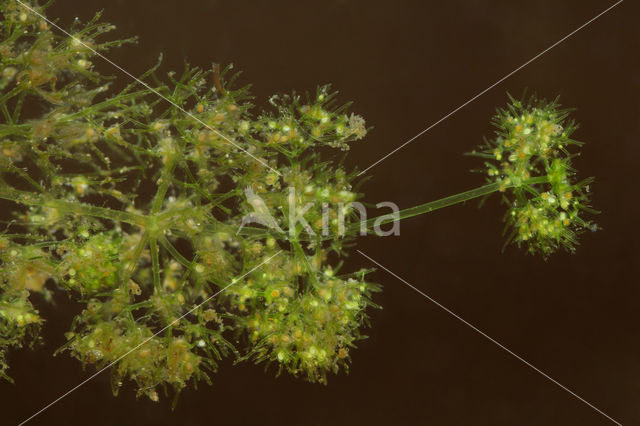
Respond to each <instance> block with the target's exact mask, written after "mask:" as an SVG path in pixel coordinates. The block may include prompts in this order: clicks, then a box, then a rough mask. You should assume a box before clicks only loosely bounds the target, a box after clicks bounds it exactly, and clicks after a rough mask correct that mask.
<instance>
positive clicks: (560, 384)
mask: <svg viewBox="0 0 640 426" xmlns="http://www.w3.org/2000/svg"><path fill="white" fill-rule="evenodd" d="M356 251H357V252H358V253H360V254H361V255H362V256H364V257H366V258H367V259H369V260H370V261H371V262H373V263H375V264H376V265H378V266H379V267H380V268H382V269H384V270H385V271H387V272H388V273H389V274H391V275H393V276H394V277H396V278H397V279H399V280H400V281H402V282H403V283H405V284H406V285H407V286H409V287H411V288H412V289H413V290H415V291H417V292H418V293H420V294H421V295H422V296H424V297H426V298H427V299H428V300H429V301H430V302H432V303H434V304H435V305H436V306H438V307H439V308H441V309H443V310H444V311H445V312H447V313H448V314H450V315H452V316H453V317H454V318H456V319H457V320H459V321H461V322H462V323H463V324H464V325H466V326H468V327H469V328H471V329H472V330H474V331H476V332H477V333H479V334H480V335H482V336H483V337H485V338H487V339H489V340H490V341H491V342H493V343H494V344H496V345H497V346H498V347H499V348H500V349H503V350H504V351H506V352H508V353H509V354H511V355H513V356H514V357H515V358H516V359H518V360H519V361H522V362H523V363H525V364H526V365H528V366H529V367H531V368H532V369H533V370H535V371H536V372H538V373H540V374H541V375H543V376H544V377H546V378H547V379H549V380H551V381H552V382H553V383H555V384H556V385H558V386H560V387H561V388H562V389H564V390H565V391H567V392H569V393H570V394H571V395H573V396H574V397H576V398H578V399H579V400H580V401H582V402H584V403H585V404H587V405H588V406H589V407H591V408H593V409H594V410H595V411H597V412H598V413H600V414H602V415H603V416H604V417H606V418H607V419H609V420H611V421H612V422H613V423H615V424H617V425H618V426H622V423H620V422H618V421H617V420H615V419H613V418H612V417H610V416H609V415H608V414H607V413H605V412H604V411H602V410H600V409H599V408H598V407H596V406H595V405H593V404H591V403H590V402H589V401H587V400H586V399H584V398H582V397H581V396H580V395H578V394H577V393H575V392H573V391H572V390H571V389H569V388H568V387H566V386H564V385H563V384H562V383H560V382H558V381H557V380H555V379H554V378H553V377H551V376H549V375H548V374H547V373H545V372H544V371H542V370H540V369H539V368H537V367H536V366H535V365H533V364H531V363H530V362H528V361H527V360H526V359H524V358H522V357H521V356H520V355H518V354H516V353H515V352H513V351H512V350H511V349H509V348H507V347H506V346H504V345H503V344H502V343H500V342H498V341H497V340H495V339H494V338H493V337H491V336H489V335H488V334H486V333H485V332H483V331H482V330H480V329H479V328H477V327H476V326H474V325H473V324H471V323H470V322H468V321H467V320H465V319H464V318H462V317H461V316H460V315H458V314H456V313H455V312H453V311H452V310H451V309H449V308H447V307H446V306H444V305H443V304H441V303H440V302H438V301H437V300H435V299H434V298H432V297H431V296H429V295H427V294H426V293H424V292H423V291H422V290H419V289H418V288H416V287H414V286H413V285H411V284H410V283H409V282H407V281H406V280H404V279H403V278H401V277H399V276H398V275H396V274H394V273H393V272H391V271H390V270H389V269H388V268H386V267H385V266H383V265H381V264H380V263H379V262H377V261H375V260H373V259H372V258H370V257H369V256H367V255H366V254H364V253H363V252H361V251H360V250H356Z"/></svg>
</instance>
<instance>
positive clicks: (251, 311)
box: [0, 0, 589, 400]
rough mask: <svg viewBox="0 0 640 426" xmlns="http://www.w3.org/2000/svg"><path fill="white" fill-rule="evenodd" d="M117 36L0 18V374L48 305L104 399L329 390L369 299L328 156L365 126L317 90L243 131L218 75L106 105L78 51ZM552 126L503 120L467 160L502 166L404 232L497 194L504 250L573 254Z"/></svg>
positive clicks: (526, 110)
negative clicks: (504, 226)
mask: <svg viewBox="0 0 640 426" xmlns="http://www.w3.org/2000/svg"><path fill="white" fill-rule="evenodd" d="M29 4H30V7H33V8H34V9H35V10H36V11H38V12H39V13H42V12H43V8H41V7H39V6H38V5H36V4H34V3H33V2H31V3H29ZM112 28H113V27H112V26H110V25H107V24H102V23H100V22H99V21H98V17H96V19H94V20H93V21H91V22H90V23H88V24H86V25H82V24H80V23H79V22H76V23H75V24H74V27H73V28H72V30H71V33H72V34H73V37H67V36H63V35H60V34H58V33H54V32H53V31H51V29H50V28H49V26H48V25H47V23H46V22H45V21H43V20H42V19H41V18H39V17H38V16H36V15H35V14H34V13H32V12H30V11H28V10H27V9H25V8H24V7H22V6H21V5H19V4H18V3H16V2H15V1H14V0H4V1H1V2H0V33H1V37H2V38H1V39H0V117H1V118H0V119H1V121H0V154H1V155H0V199H3V200H2V201H3V203H5V205H6V206H8V210H9V211H11V212H12V214H13V217H12V218H11V219H12V220H10V221H8V222H6V226H5V228H4V229H3V230H0V375H2V376H4V377H6V374H5V370H6V368H7V365H6V364H5V356H4V355H5V353H6V351H7V350H8V349H9V348H12V347H20V346H22V345H23V344H24V343H25V342H29V341H32V342H33V341H37V336H38V330H39V325H40V324H41V323H42V322H43V319H42V318H41V317H40V315H39V313H38V311H37V310H36V309H35V308H34V307H33V305H32V304H31V302H30V300H29V296H30V294H33V293H41V294H43V295H44V296H45V300H50V298H51V294H50V293H51V292H52V291H55V292H62V293H65V294H66V295H67V296H68V297H70V298H72V299H73V300H76V301H79V302H80V303H82V304H83V306H84V308H83V309H82V311H81V312H79V313H78V314H77V315H76V316H75V318H74V320H73V322H72V324H71V325H70V330H69V332H68V333H67V335H66V336H67V338H68V342H67V343H66V344H65V345H64V347H63V348H61V351H62V352H66V353H69V354H71V355H72V356H73V357H75V358H77V359H78V360H80V361H81V362H82V363H83V364H84V365H91V366H95V367H96V368H101V367H104V366H108V365H111V364H112V363H113V364H114V365H113V366H112V367H111V375H112V384H113V391H114V393H117V392H118V390H119V388H120V387H121V385H122V384H123V382H124V381H126V380H131V381H133V382H135V383H136V384H137V386H138V394H139V395H147V396H148V397H149V398H151V399H152V400H158V398H159V395H158V390H159V389H160V390H163V389H166V388H173V389H174V391H175V394H176V395H178V394H179V392H180V390H182V389H183V388H184V387H185V386H187V385H188V384H189V383H195V382H197V381H198V380H205V381H209V376H210V374H211V373H212V372H214V371H215V370H216V368H217V362H218V361H219V360H220V359H221V358H222V357H223V356H235V357H237V358H238V359H240V360H246V359H251V360H255V361H256V362H264V363H266V364H267V365H270V364H275V365H276V366H277V370H278V372H280V371H287V372H289V373H291V374H293V375H295V376H300V377H303V378H305V379H308V380H310V381H313V382H326V377H327V374H328V373H332V372H333V373H335V372H338V371H339V369H340V368H346V367H347V366H348V365H347V362H348V360H349V354H350V350H352V349H353V348H354V346H355V344H356V342H357V341H358V340H359V339H361V338H363V337H364V336H363V335H362V334H361V328H362V327H363V326H364V325H366V323H367V308H368V307H374V306H375V305H374V303H373V302H372V300H371V297H372V293H374V292H376V291H378V290H379V288H378V286H377V285H375V284H372V283H369V282H368V281H367V280H366V273H367V271H366V270H360V271H357V272H342V271H341V265H342V263H341V259H342V258H343V257H344V256H345V247H347V246H348V245H349V244H350V243H351V242H352V241H353V239H354V238H355V236H356V235H357V233H358V232H359V230H360V223H359V222H358V219H359V218H358V217H357V215H356V214H355V213H354V211H353V209H350V208H349V203H352V202H354V201H357V200H359V199H360V198H361V194H358V193H357V192H356V191H355V188H354V179H355V172H347V171H346V170H345V169H344V167H343V166H342V165H341V164H342V163H341V162H340V161H335V158H334V157H336V154H340V155H341V156H342V155H344V154H343V153H342V151H346V150H348V149H349V144H350V143H352V142H354V141H356V140H359V139H362V138H363V137H364V136H365V134H366V132H367V129H366V127H365V123H364V120H363V119H362V118H361V117H359V116H357V115H355V114H353V113H347V106H346V105H345V106H338V105H336V104H335V94H334V93H331V92H330V90H329V88H328V87H326V86H325V87H321V88H319V89H318V90H317V92H316V93H315V94H313V95H311V96H310V95H307V96H306V97H302V96H299V95H296V94H293V95H290V96H287V95H280V96H274V97H272V98H271V99H270V103H271V104H272V106H273V108H271V109H270V110H269V111H264V112H261V113H259V114H255V113H253V106H252V104H251V103H250V100H251V98H250V96H249V93H248V90H247V88H241V89H233V88H231V87H230V84H229V83H226V81H227V80H225V77H227V76H228V71H229V68H227V69H226V70H225V71H223V72H220V71H219V68H217V67H215V68H214V70H213V71H202V70H200V69H197V68H190V67H187V68H186V69H185V71H184V72H183V73H182V75H180V76H177V75H176V74H175V73H170V74H169V75H168V77H167V78H166V80H167V81H166V82H163V77H160V76H158V75H156V73H155V71H154V70H151V71H149V72H148V73H147V74H145V75H143V76H141V79H142V80H143V81H145V82H146V84H148V85H149V86H148V87H145V86H143V85H140V84H139V83H137V82H132V83H131V84H130V85H129V86H127V87H125V88H124V89H123V90H121V91H120V92H115V91H114V90H111V89H110V85H109V79H108V78H107V77H105V76H103V75H101V74H100V73H98V72H97V71H96V70H95V69H94V65H93V63H92V62H93V61H95V60H96V59H97V58H96V56H95V53H94V52H93V51H92V50H91V49H95V50H97V51H106V50H107V49H108V48H110V47H112V46H118V45H120V44H122V43H123V42H122V41H111V42H109V41H102V35H103V34H104V33H106V32H108V31H109V30H111V29H112ZM87 46H89V47H91V49H89V48H87ZM163 98H165V99H163ZM167 100H168V101H169V102H167ZM565 118H566V112H564V111H560V110H558V109H557V105H556V104H555V103H551V104H548V105H546V104H543V103H535V104H534V103H532V104H528V105H522V104H521V103H519V102H517V101H514V102H513V104H512V105H511V106H510V107H509V108H508V110H506V111H500V112H499V114H498V116H497V117H496V118H495V124H496V126H497V127H498V129H499V130H498V135H497V138H496V139H495V140H494V141H492V142H490V143H488V146H487V148H486V150H485V151H484V152H483V153H481V154H478V155H482V156H485V157H487V158H489V159H491V160H496V161H497V162H487V167H488V170H489V181H490V182H491V183H490V184H489V185H486V186H484V187H481V188H477V189H475V190H471V191H467V192H464V193H461V194H458V195H455V196H451V197H447V198H444V199H442V200H438V201H435V202H431V203H427V204H424V205H421V206H416V207H412V208H409V209H406V210H403V211H402V212H400V215H399V216H398V218H399V219H403V218H408V217H412V216H416V215H419V214H424V213H427V212H430V211H433V210H435V209H438V208H442V207H446V206H449V205H453V204H456V203H460V202H463V201H465V200H468V199H471V198H475V197H478V196H482V195H486V194H488V193H490V192H494V191H497V190H498V189H500V190H503V191H504V195H505V199H506V200H507V202H508V203H509V214H508V215H507V221H508V223H509V224H510V225H511V226H512V227H513V229H514V230H513V235H512V237H511V238H512V239H514V240H515V241H516V242H517V243H525V242H526V243H528V244H529V247H530V250H531V251H540V252H542V253H543V254H544V255H547V254H549V253H550V252H552V251H554V250H555V249H556V248H557V247H558V246H560V245H563V246H566V247H568V248H573V245H574V243H575V235H574V234H575V233H576V232H578V231H580V230H581V229H583V228H585V227H587V226H589V225H588V224H587V223H586V222H584V221H583V220H582V219H581V218H580V217H579V213H580V211H581V210H583V209H584V208H585V204H586V201H587V198H586V194H585V193H586V190H587V186H586V184H587V182H580V183H575V182H574V175H573V171H572V169H571V167H570V163H569V160H570V155H569V154H568V153H567V151H566V146H568V145H570V144H576V142H574V141H572V140H570V139H569V136H570V134H571V131H572V130H573V128H574V127H573V125H571V124H569V123H565ZM563 126H564V127H563ZM247 219H251V220H250V221H248V222H247V221H246V220H247ZM392 220H396V219H394V218H391V219H389V217H388V216H386V217H385V221H386V222H385V223H388V222H389V221H392ZM375 221H376V219H375V218H374V219H370V220H369V221H367V222H365V225H366V226H367V227H369V228H370V226H369V225H372V224H374V223H375ZM255 222H258V225H256V224H255ZM29 336H34V337H36V338H35V339H29ZM230 342H233V344H232V343H230Z"/></svg>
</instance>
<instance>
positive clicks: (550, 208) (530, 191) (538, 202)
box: [473, 98, 595, 256]
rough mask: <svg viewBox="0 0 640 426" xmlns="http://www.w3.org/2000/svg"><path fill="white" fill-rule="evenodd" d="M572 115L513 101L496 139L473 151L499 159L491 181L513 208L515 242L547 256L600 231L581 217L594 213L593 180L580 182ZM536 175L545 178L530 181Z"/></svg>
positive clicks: (492, 164) (498, 119) (553, 105)
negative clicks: (589, 232)
mask: <svg viewBox="0 0 640 426" xmlns="http://www.w3.org/2000/svg"><path fill="white" fill-rule="evenodd" d="M567 116H568V111H567V110H562V109H560V108H559V105H558V103H557V101H554V102H550V103H547V102H545V101H539V100H537V99H535V98H531V99H530V100H529V101H528V102H523V101H519V100H515V99H513V98H511V104H510V105H509V106H508V107H507V109H506V110H503V109H500V110H498V114H497V115H496V116H495V117H494V118H493V124H494V126H495V127H496V128H497V131H496V137H495V138H494V139H493V140H491V141H489V142H486V145H485V147H484V150H483V151H482V152H481V153H475V152H474V153H473V154H476V155H480V156H483V157H485V158H487V159H490V160H493V161H487V162H486V163H485V165H486V167H487V174H488V181H489V182H492V183H496V184H498V187H499V190H500V191H501V192H502V193H503V195H504V201H505V203H506V204H507V205H508V206H509V209H508V212H507V215H506V222H507V225H508V226H509V227H511V228H512V231H511V233H510V235H509V241H511V240H513V241H514V242H516V243H517V244H518V245H521V244H524V245H527V246H528V248H529V251H530V252H532V253H533V252H539V253H541V254H542V255H543V256H547V255H549V254H551V253H553V252H554V251H556V250H557V249H558V248H560V247H564V248H566V249H567V250H570V251H573V250H574V248H575V244H576V243H577V238H576V234H578V233H580V232H582V231H583V230H585V229H595V225H593V224H591V223H589V222H586V221H584V220H583V219H582V218H581V217H580V215H581V214H582V213H583V211H590V212H593V210H591V209H590V208H589V206H588V203H589V200H588V191H589V183H590V182H591V181H592V179H586V180H583V181H576V178H575V171H574V169H573V168H572V167H571V158H572V156H573V155H572V154H570V153H569V151H568V150H567V148H569V147H570V146H572V145H575V146H580V145H581V143H580V142H577V141H575V140H572V139H571V138H570V136H571V134H572V133H573V131H574V130H575V129H576V125H575V124H574V123H573V122H572V121H569V120H567ZM536 177H545V179H544V180H543V182H542V183H540V182H537V183H536V184H532V183H530V182H531V181H535V178H536Z"/></svg>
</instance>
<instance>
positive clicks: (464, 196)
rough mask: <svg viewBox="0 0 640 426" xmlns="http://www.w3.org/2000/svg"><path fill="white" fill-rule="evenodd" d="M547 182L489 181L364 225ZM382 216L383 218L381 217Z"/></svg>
mask: <svg viewBox="0 0 640 426" xmlns="http://www.w3.org/2000/svg"><path fill="white" fill-rule="evenodd" d="M545 182H548V178H547V176H537V177H534V178H530V179H527V180H525V181H523V182H520V184H518V185H516V184H514V183H511V184H508V185H505V184H500V183H490V184H488V185H484V186H481V187H478V188H474V189H471V190H469V191H465V192H461V193H459V194H455V195H451V196H449V197H444V198H441V199H439V200H435V201H430V202H428V203H425V204H420V205H418V206H414V207H409V208H407V209H404V210H400V212H398V214H397V217H392V216H390V215H388V214H387V215H382V216H378V217H374V218H372V219H369V220H367V221H365V227H366V229H371V228H372V227H373V226H374V225H375V224H376V221H379V223H378V225H384V224H386V223H391V222H396V221H399V220H403V219H408V218H410V217H414V216H419V215H422V214H425V213H430V212H432V211H434V210H438V209H441V208H443V207H448V206H452V205H454V204H459V203H464V202H465V201H469V200H472V199H474V198H478V197H482V196H485V195H488V194H491V193H493V192H496V191H499V190H500V189H501V188H504V189H506V188H513V187H516V186H523V187H527V186H529V185H535V184H539V183H545ZM385 216H387V218H385ZM383 218H384V219H383ZM360 226H361V223H360V222H358V223H355V224H353V225H351V226H350V227H349V228H350V229H351V230H353V229H356V230H357V229H359V228H360Z"/></svg>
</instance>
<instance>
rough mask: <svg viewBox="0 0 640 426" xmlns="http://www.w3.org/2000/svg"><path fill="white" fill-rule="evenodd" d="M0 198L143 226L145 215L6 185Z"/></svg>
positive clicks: (1, 190)
mask: <svg viewBox="0 0 640 426" xmlns="http://www.w3.org/2000/svg"><path fill="white" fill-rule="evenodd" d="M0 198H3V199H5V200H10V201H13V202H16V203H18V204H23V205H26V206H42V207H49V208H53V209H56V210H59V211H61V212H63V213H71V214H81V215H86V216H92V217H99V218H103V219H108V220H113V221H117V222H124V223H129V224H131V225H136V226H144V224H145V223H146V221H147V219H146V217H145V216H143V215H140V214H136V213H130V212H126V211H122V210H114V209H110V208H107V207H99V206H94V205H91V204H85V203H81V202H72V201H66V200H58V199H51V198H46V197H44V196H41V195H39V194H34V193H32V192H28V191H19V190H16V189H12V188H8V187H4V188H2V187H0Z"/></svg>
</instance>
